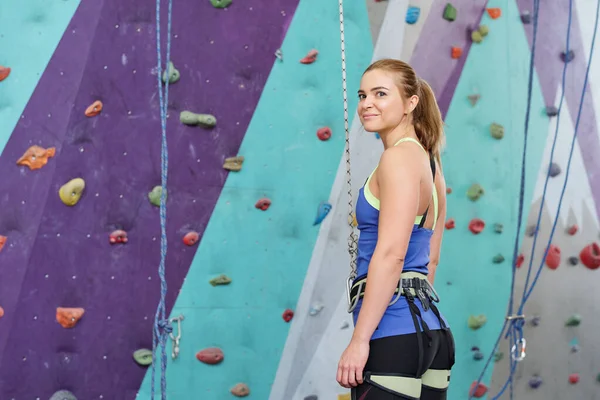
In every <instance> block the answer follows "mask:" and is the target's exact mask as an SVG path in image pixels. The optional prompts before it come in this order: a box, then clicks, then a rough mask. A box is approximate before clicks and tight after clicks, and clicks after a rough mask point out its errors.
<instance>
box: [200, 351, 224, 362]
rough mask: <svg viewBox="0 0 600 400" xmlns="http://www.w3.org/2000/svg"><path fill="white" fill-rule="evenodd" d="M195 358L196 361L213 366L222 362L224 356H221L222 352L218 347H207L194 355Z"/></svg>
mask: <svg viewBox="0 0 600 400" xmlns="http://www.w3.org/2000/svg"><path fill="white" fill-rule="evenodd" d="M196 358H197V359H198V361H200V362H203V363H205V364H210V365H215V364H218V363H220V362H221V361H223V358H225V355H224V354H223V350H221V349H220V348H218V347H209V348H206V349H204V350H200V351H199V352H198V353H196Z"/></svg>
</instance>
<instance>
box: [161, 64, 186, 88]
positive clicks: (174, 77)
mask: <svg viewBox="0 0 600 400" xmlns="http://www.w3.org/2000/svg"><path fill="white" fill-rule="evenodd" d="M167 77H168V79H169V83H175V82H177V81H178V80H179V78H180V77H181V75H180V74H179V70H178V69H176V68H175V66H174V65H173V63H172V62H171V61H169V65H168V66H167V69H166V70H165V71H163V74H162V81H163V83H166V82H167Z"/></svg>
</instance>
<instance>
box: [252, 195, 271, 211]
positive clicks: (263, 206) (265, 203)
mask: <svg viewBox="0 0 600 400" xmlns="http://www.w3.org/2000/svg"><path fill="white" fill-rule="evenodd" d="M270 205H271V200H269V199H267V198H266V197H263V198H262V199H260V200H258V201H257V202H256V204H255V205H254V207H256V208H258V209H259V210H263V211H266V210H267V209H268V208H269V206H270Z"/></svg>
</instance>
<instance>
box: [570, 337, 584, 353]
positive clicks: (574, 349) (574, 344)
mask: <svg viewBox="0 0 600 400" xmlns="http://www.w3.org/2000/svg"><path fill="white" fill-rule="evenodd" d="M569 346H570V347H571V353H577V352H578V351H579V350H581V347H580V346H579V342H578V341H577V338H573V339H572V340H571V341H570V342H569Z"/></svg>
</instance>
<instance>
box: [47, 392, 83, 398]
mask: <svg viewBox="0 0 600 400" xmlns="http://www.w3.org/2000/svg"><path fill="white" fill-rule="evenodd" d="M49 400H77V397H75V395H74V394H73V393H71V392H69V391H68V390H59V391H58V392H55V393H54V394H53V395H52V396H51V397H50V399H49Z"/></svg>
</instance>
